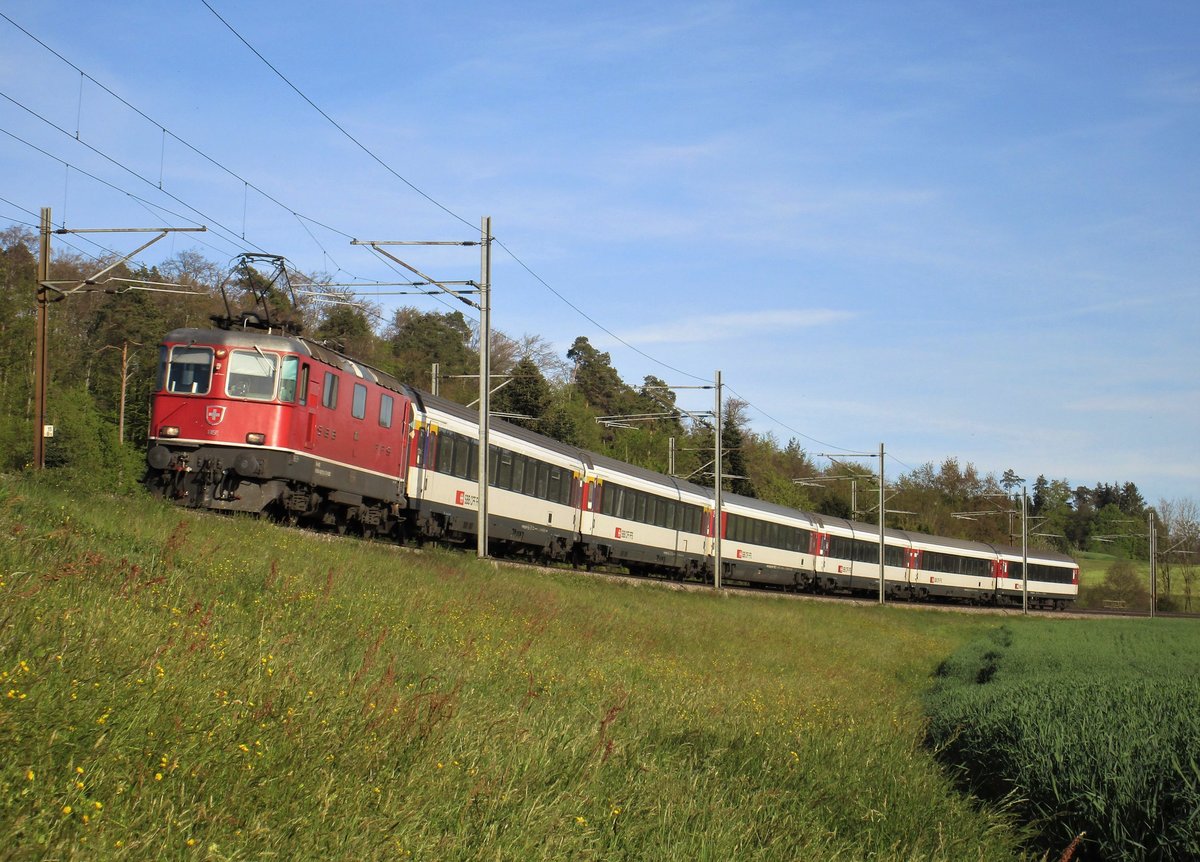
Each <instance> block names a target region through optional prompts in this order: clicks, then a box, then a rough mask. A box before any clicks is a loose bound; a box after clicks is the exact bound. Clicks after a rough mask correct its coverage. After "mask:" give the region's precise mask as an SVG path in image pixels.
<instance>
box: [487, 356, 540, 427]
mask: <svg viewBox="0 0 1200 862" xmlns="http://www.w3.org/2000/svg"><path fill="white" fill-rule="evenodd" d="M509 374H510V375H511V377H510V380H509V382H508V383H506V384H505V385H504V388H502V389H501V390H500V391H499V392H497V393H496V394H495V395H493V396H492V400H491V409H492V411H493V412H496V413H513V414H516V416H514V417H508V418H507V421H509V422H513V423H515V424H517V425H521V426H523V427H526V428H532V429H534V430H540V428H539V426H540V423H541V419H542V417H543V416H545V414H546V411H547V409H549V407H550V396H551V393H550V384H549V383H547V382H546V378H545V377H543V376H542V372H541V369H539V368H538V366H537V363H536V362H534V361H533V359H532V358H531V357H529V356H525V357H522V358H521V359H520V360H518V361H517V363H516V364H515V365H514V366H513V367H512V370H511V371H510V372H509ZM525 416H528V417H530V418H529V419H525V418H521V417H525Z"/></svg>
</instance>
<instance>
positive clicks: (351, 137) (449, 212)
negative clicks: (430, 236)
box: [200, 0, 476, 229]
mask: <svg viewBox="0 0 1200 862" xmlns="http://www.w3.org/2000/svg"><path fill="white" fill-rule="evenodd" d="M200 2H201V3H203V4H204V5H205V7H206V8H207V9H208V11H209V12H212V13H213V15H214V16H215V17H216V19H217V20H218V21H220V22H221V23H222V24H224V25H225V26H226V28H228V30H229V32H230V33H232V34H233V35H234V36H236V37H237V39H238V41H239V42H241V43H242V44H243V45H245V46H246V47H247V48H249V49H250V51H251V52H252V53H253V54H254V56H255V57H258V59H260V60H262V61H263V63H264V64H265V65H266V67H267V68H268V69H270V70H271V71H272V72H274V73H275V74H276V75H278V76H279V79H280V80H281V81H283V82H284V83H285V84H287V85H288V86H289V87H291V88H292V91H293V92H295V94H296V95H297V96H299V97H300V98H301V99H303V100H304V101H305V102H307V103H308V104H309V106H310V107H311V108H312V109H313V110H314V111H316V112H317V113H318V114H320V115H321V116H322V117H324V118H325V119H326V120H328V121H329V123H330V124H331V125H332V126H333V127H334V128H335V129H337V130H338V131H339V132H341V133H342V134H343V135H345V136H346V138H347V139H348V140H349V141H350V142H351V143H353V144H354V145H355V146H356V147H358V148H359V149H360V150H362V151H363V152H364V153H366V154H367V155H368V156H370V157H371V158H372V159H373V160H374V161H375V163H376V164H378V165H379V166H380V167H382V168H383V169H384V170H385V171H387V172H388V173H389V174H391V175H392V176H394V177H395V178H396V179H398V180H400V182H402V183H404V184H405V185H406V186H408V187H409V188H410V189H412V190H413V191H414V192H416V193H417V194H419V195H420V196H421V197H423V198H425V200H427V201H429V202H430V203H431V204H433V205H434V206H435V207H437V208H438V209H440V210H441V211H442V212H444V213H446V214H447V215H449V216H451V217H453V218H456V219H458V220H459V221H460V222H462V223H463V224H465V225H466V226H467V227H469V228H471V229H475V227H476V226H475V225H473V224H471V223H470V222H469V221H467V220H466V219H465V218H463V217H462V216H460V215H459V214H458V213H456V212H454V211H453V210H451V209H450V208H449V207H447V206H445V205H443V204H442V203H441V202H439V201H437V200H435V199H434V198H433V197H432V196H430V195H428V194H426V193H425V192H423V191H422V190H421V189H419V188H417V187H416V186H415V185H414V184H413V183H411V182H409V181H408V179H406V178H405V177H403V176H401V175H400V174H399V172H397V171H396V170H395V169H393V168H392V166H391V165H389V164H388V163H387V162H385V161H384V160H383V159H381V158H380V157H379V156H377V155H375V153H374V152H372V150H371V149H370V148H369V147H368V146H367V145H366V144H364V143H363V142H362V141H360V140H359V139H358V138H356V137H354V135H352V134H350V133H349V132H348V131H346V130H345V129H344V128H342V126H341V125H340V124H339V123H338V121H337V120H335V119H334V118H333V117H331V116H329V114H327V113H325V111H323V110H322V109H321V108H320V106H319V105H317V103H316V102H314V101H313V100H312V99H310V98H309V97H308V96H306V95H305V94H304V92H303V91H302V90H301V89H300V88H299V87H297V86H296V85H295V84H293V83H292V82H291V81H290V80H288V77H287V76H286V75H285V74H283V72H280V71H279V70H278V69H276V68H275V67H274V66H273V65H272V64H271V61H270V60H268V59H267V58H266V57H264V56H263V55H262V54H261V53H259V51H258V49H257V48H255V47H254V46H253V45H251V44H250V43H249V42H247V41H246V39H245V38H244V37H243V36H242V34H241V33H239V32H238V31H237V30H235V29H234V27H233V25H232V24H230V23H229V22H228V21H226V20H225V19H224V18H222V17H221V14H220V13H219V12H217V10H216V9H214V8H213V7H212V6H211V5H210V4H209V2H208V0H200Z"/></svg>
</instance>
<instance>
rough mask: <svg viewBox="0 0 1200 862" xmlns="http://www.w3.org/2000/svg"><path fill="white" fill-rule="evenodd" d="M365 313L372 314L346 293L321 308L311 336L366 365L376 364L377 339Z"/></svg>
mask: <svg viewBox="0 0 1200 862" xmlns="http://www.w3.org/2000/svg"><path fill="white" fill-rule="evenodd" d="M369 313H375V312H374V309H372V308H371V307H370V306H368V305H364V304H361V303H359V302H356V301H354V300H353V297H352V296H346V297H345V298H344V299H342V300H340V301H336V302H333V303H330V304H328V305H326V306H325V307H324V310H323V311H322V312H321V315H320V317H319V318H318V319H317V324H316V329H315V332H314V333H313V334H314V337H315V338H316V339H317V340H318V341H323V342H325V343H327V344H329V345H330V346H332V347H333V348H334V349H336V350H340V351H342V352H343V353H345V354H347V355H348V356H351V357H353V358H355V359H358V360H360V361H362V362H365V363H367V364H368V365H377V364H378V363H379V359H380V357H379V353H380V350H379V339H378V338H377V337H376V336H375V331H374V330H373V329H372V328H371V321H370V319H369V318H368V314H369Z"/></svg>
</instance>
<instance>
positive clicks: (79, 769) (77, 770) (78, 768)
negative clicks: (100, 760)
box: [75, 766, 83, 775]
mask: <svg viewBox="0 0 1200 862" xmlns="http://www.w3.org/2000/svg"><path fill="white" fill-rule="evenodd" d="M75 774H76V775H83V767H82V766H76V767H75Z"/></svg>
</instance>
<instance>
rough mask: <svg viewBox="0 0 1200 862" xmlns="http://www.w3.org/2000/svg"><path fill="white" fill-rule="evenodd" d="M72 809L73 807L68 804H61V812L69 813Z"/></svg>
mask: <svg viewBox="0 0 1200 862" xmlns="http://www.w3.org/2000/svg"><path fill="white" fill-rule="evenodd" d="M73 810H74V809H73V808H71V806H70V805H64V806H63V810H62V812H63V814H70V813H71V812H72V811H73Z"/></svg>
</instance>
